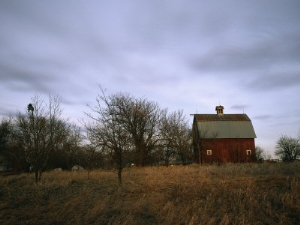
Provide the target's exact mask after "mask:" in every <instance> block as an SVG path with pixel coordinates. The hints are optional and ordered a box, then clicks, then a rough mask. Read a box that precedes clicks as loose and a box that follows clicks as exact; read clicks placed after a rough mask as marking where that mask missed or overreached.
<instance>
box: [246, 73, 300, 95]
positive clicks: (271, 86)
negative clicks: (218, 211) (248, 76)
mask: <svg viewBox="0 0 300 225" xmlns="http://www.w3.org/2000/svg"><path fill="white" fill-rule="evenodd" d="M247 87H248V88H250V89H252V90H258V91H268V90H275V91H278V92H280V91H282V89H286V88H294V87H296V88H298V90H299V91H300V70H299V71H297V72H291V73H289V72H282V73H273V74H261V75H260V76H256V77H255V78H254V79H253V80H252V81H251V82H249V83H248V84H247Z"/></svg>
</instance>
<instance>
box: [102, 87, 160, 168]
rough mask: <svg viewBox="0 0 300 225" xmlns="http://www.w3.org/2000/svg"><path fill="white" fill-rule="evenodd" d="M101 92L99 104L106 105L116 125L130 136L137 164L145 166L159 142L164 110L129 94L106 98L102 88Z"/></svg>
mask: <svg viewBox="0 0 300 225" xmlns="http://www.w3.org/2000/svg"><path fill="white" fill-rule="evenodd" d="M101 92H102V94H101V95H99V96H98V103H99V104H100V102H102V103H104V105H105V106H106V107H107V108H109V110H110V111H109V113H110V116H111V117H114V123H115V124H118V126H120V127H121V128H122V129H124V130H126V132H127V133H128V134H129V136H130V142H131V143H132V145H133V146H134V148H135V152H136V164H137V166H144V165H145V164H146V160H147V157H148V156H149V155H150V154H151V153H152V151H153V150H154V149H155V147H156V144H157V142H158V140H159V133H158V124H159V120H160V118H161V116H162V112H163V110H161V109H160V108H159V106H158V104H157V103H154V102H151V101H148V100H146V99H142V98H141V99H138V98H135V97H133V96H131V95H129V94H124V93H117V94H113V95H109V96H106V95H105V93H104V90H103V89H102V88H101Z"/></svg>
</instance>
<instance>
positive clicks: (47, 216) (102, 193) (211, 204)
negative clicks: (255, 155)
mask: <svg viewBox="0 0 300 225" xmlns="http://www.w3.org/2000/svg"><path fill="white" fill-rule="evenodd" d="M299 221H300V163H291V164H283V163H275V164H227V165H221V166H202V167H199V166H198V165H191V166H185V167H183V166H178V167H169V168H166V167H149V168H142V169H138V168H133V169H128V170H125V171H124V172H123V185H122V187H119V186H118V181H117V174H115V173H113V172H107V171H92V172H91V173H90V175H89V179H88V175H87V172H65V171H63V172H59V171H58V172H49V173H45V174H44V176H43V177H42V182H41V183H40V184H38V185H36V184H35V183H34V175H33V174H21V175H14V176H6V177H0V224H299Z"/></svg>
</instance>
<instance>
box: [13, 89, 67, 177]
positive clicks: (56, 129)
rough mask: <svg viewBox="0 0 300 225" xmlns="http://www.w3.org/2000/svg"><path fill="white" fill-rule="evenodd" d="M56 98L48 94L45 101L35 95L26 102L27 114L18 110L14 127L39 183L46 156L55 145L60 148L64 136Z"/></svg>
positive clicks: (63, 124)
mask: <svg viewBox="0 0 300 225" xmlns="http://www.w3.org/2000/svg"><path fill="white" fill-rule="evenodd" d="M61 113H62V111H61V109H60V98H59V97H51V96H49V104H48V105H47V104H46V103H45V102H44V100H43V99H42V98H41V97H40V96H38V95H36V96H34V97H33V98H32V103H30V104H28V107H27V116H26V115H24V114H21V113H18V116H17V119H16V127H17V132H18V137H19V138H20V140H22V143H23V148H24V151H25V154H26V157H27V160H28V162H29V163H30V164H31V165H32V169H33V171H34V173H35V181H36V182H39V181H40V180H41V176H42V173H43V171H44V170H45V169H46V166H47V163H48V159H49V155H50V154H51V152H53V151H54V149H55V148H59V147H61V145H62V143H63V141H64V140H65V136H66V124H65V121H63V120H61V119H60V118H59V116H60V115H61Z"/></svg>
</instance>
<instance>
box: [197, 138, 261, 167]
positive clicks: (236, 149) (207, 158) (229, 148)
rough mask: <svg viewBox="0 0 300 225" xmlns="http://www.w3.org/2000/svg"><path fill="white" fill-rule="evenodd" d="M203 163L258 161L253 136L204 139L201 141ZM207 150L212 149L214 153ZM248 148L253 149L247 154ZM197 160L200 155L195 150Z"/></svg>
mask: <svg viewBox="0 0 300 225" xmlns="http://www.w3.org/2000/svg"><path fill="white" fill-rule="evenodd" d="M201 148H202V154H201V155H202V157H201V158H202V163H226V162H230V163H242V162H256V156H255V143H254V139H253V138H242V139H239V138H232V139H230V138H222V139H221V138H220V139H218V138H217V139H203V140H202V142H201ZM207 150H212V155H207ZM246 150H251V155H247V151H246ZM195 153H196V155H195V159H196V160H195V161H199V160H197V157H198V158H199V155H198V154H197V150H196V151H195Z"/></svg>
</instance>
